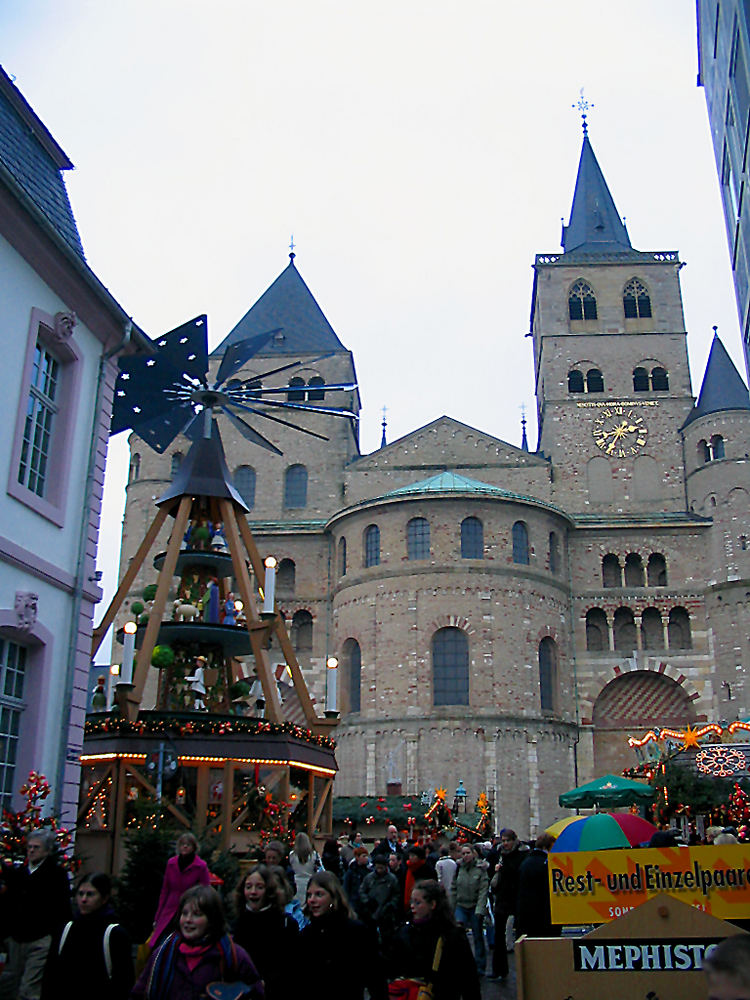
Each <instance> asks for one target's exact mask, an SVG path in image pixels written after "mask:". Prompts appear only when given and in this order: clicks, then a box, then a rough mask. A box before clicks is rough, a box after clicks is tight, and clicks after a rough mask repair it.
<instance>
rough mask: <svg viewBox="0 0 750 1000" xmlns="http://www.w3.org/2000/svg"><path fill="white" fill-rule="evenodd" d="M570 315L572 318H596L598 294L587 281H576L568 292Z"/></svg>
mask: <svg viewBox="0 0 750 1000" xmlns="http://www.w3.org/2000/svg"><path fill="white" fill-rule="evenodd" d="M568 316H569V317H570V318H571V319H596V296H595V295H594V290H593V288H592V287H591V285H589V284H588V283H587V282H585V281H576V283H575V284H574V285H573V287H572V288H571V289H570V292H569V293H568Z"/></svg>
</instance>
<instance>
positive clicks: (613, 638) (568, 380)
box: [123, 138, 750, 834]
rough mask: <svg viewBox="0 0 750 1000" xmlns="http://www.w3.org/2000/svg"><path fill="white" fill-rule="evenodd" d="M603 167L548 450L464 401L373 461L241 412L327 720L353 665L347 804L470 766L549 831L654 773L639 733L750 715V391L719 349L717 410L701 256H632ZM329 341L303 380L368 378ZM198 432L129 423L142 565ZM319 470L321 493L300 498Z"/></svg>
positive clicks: (553, 293) (536, 334)
mask: <svg viewBox="0 0 750 1000" xmlns="http://www.w3.org/2000/svg"><path fill="white" fill-rule="evenodd" d="M586 171H588V173H587V172H586ZM597 171H598V165H597V164H596V161H595V158H594V157H593V151H592V150H591V147H590V144H589V143H588V139H587V138H586V139H585V140H584V149H583V152H582V157H581V166H580V167H579V181H578V185H577V188H576V196H575V199H574V204H573V210H572V212H571V225H570V226H569V227H568V229H567V231H566V232H567V242H564V250H563V252H562V253H558V254H549V255H540V256H538V257H537V258H536V262H535V278H534V288H533V298H532V328H531V334H532V336H533V341H534V360H535V374H536V386H537V401H538V416H539V428H540V437H539V447H538V449H537V451H536V452H535V453H532V452H530V451H529V450H528V449H527V448H526V447H524V448H516V447H514V446H513V445H511V444H508V443H507V442H504V441H501V440H499V439H497V438H495V437H493V436H492V435H491V434H488V433H486V432H483V431H481V430H478V429H476V428H473V427H468V426H466V425H464V424H462V423H460V422H459V421H457V420H455V419H452V418H450V417H441V418H440V419H439V420H436V421H434V422H433V423H431V424H429V425H427V426H425V427H421V428H418V429H416V430H415V431H414V432H413V433H411V434H409V435H407V436H406V437H404V438H402V439H400V440H398V441H395V442H393V443H390V444H387V445H385V446H383V447H381V448H380V449H379V450H378V451H376V452H374V453H372V454H370V455H364V456H362V455H360V454H359V451H358V448H357V441H356V434H355V433H353V431H352V428H351V426H350V425H349V424H348V423H346V422H345V421H342V420H340V419H338V418H335V417H328V416H323V415H320V416H314V417H309V416H306V417H304V418H303V419H304V420H305V421H307V424H306V426H308V427H309V429H314V430H315V431H317V432H319V433H323V434H325V435H326V436H327V437H328V438H329V440H328V441H327V442H322V441H320V440H318V439H317V438H310V437H307V436H303V435H301V434H298V433H296V432H294V431H292V430H290V429H287V428H279V427H275V428H271V429H270V430H269V429H268V427H263V428H262V430H263V432H264V433H268V436H269V438H271V439H272V440H273V441H274V442H275V443H276V444H277V445H278V446H279V447H280V448H281V449H282V450H283V452H284V455H283V457H278V456H275V455H272V454H271V453H269V452H267V451H262V450H261V449H258V448H252V447H251V446H249V445H248V444H247V443H246V442H245V441H244V440H243V439H241V438H239V437H238V436H237V435H236V434H235V433H234V432H233V431H232V428H231V427H228V426H227V427H224V428H223V431H222V432H223V435H224V443H225V450H226V453H227V458H228V463H229V466H230V468H231V469H232V470H233V471H235V470H237V469H238V468H239V467H240V466H252V469H253V473H254V484H255V485H254V496H253V498H252V502H251V503H249V504H248V505H249V506H250V507H251V512H250V514H249V516H248V520H249V522H250V525H251V527H252V529H253V532H254V533H255V535H256V538H257V541H258V543H259V546H260V548H261V551H262V552H264V553H267V552H273V554H274V555H275V556H276V557H277V559H279V560H281V561H282V565H284V562H283V561H286V564H285V565H286V575H285V577H284V580H285V582H284V583H283V584H282V580H281V576H280V580H279V583H280V586H279V591H278V601H279V605H280V606H281V607H282V608H283V610H284V614H285V617H286V619H287V622H288V624H289V625H290V628H291V631H292V638H293V640H294V641H295V643H296V645H297V651H298V656H299V659H300V662H301V664H302V667H303V671H304V673H305V676H306V679H307V680H308V684H309V687H310V690H311V693H312V694H313V696H314V697H315V699H316V701H317V703H318V705H319V706H320V708H321V710H322V705H323V702H324V698H325V683H326V678H325V674H326V671H325V661H326V658H327V657H328V656H330V655H336V656H337V657H338V659H339V671H338V674H339V681H338V689H339V707H340V709H341V713H342V716H341V724H340V726H339V728H338V730H337V739H338V742H339V749H338V754H337V757H338V762H339V765H340V768H341V771H340V775H339V778H338V780H337V792H338V793H339V794H367V795H376V794H385V793H386V788H387V786H388V785H389V784H391V785H394V784H399V783H400V784H401V786H402V788H403V791H404V792H405V793H418V792H421V791H423V790H425V789H427V788H429V787H439V786H442V787H445V788H447V789H448V790H449V794H450V793H451V792H452V789H454V788H455V787H456V785H457V784H458V781H459V779H461V780H463V782H464V785H465V786H466V788H467V789H468V790H469V795H470V798H471V799H472V802H471V803H470V804H471V805H473V800H475V799H476V797H477V796H478V794H479V793H480V792H481V791H486V792H487V793H488V795H489V796H490V799H491V800H492V801H493V802H494V804H495V809H496V815H497V818H498V822H499V823H500V824H502V825H511V826H513V827H515V828H516V829H518V830H519V831H523V832H524V833H526V832H528V833H531V834H533V833H536V832H537V831H538V830H539V829H540V828H542V827H543V826H544V825H546V824H548V823H549V822H551V821H552V820H553V819H554V818H555V817H556V816H557V815H559V813H560V810H559V807H558V805H557V797H558V795H559V793H560V792H561V791H564V790H566V789H568V788H570V787H572V786H573V785H574V784H575V783H581V782H583V781H587V780H590V779H592V778H594V777H595V776H597V775H599V774H602V773H606V772H608V771H618V770H620V769H622V768H623V767H625V766H628V765H630V764H632V763H634V758H633V757H632V753H631V751H630V750H629V749H628V747H627V742H626V741H627V736H628V735H629V734H630V733H634V732H639V731H641V730H643V728H644V727H647V726H652V725H656V726H659V725H667V724H669V725H685V724H689V723H694V722H696V721H698V720H702V719H716V720H720V719H731V718H734V717H737V716H742V715H743V714H746V713H747V711H748V708H750V691H748V692H746V689H745V681H744V677H745V671H746V669H747V666H748V662H747V661H748V658H749V657H750V646H749V644H748V639H747V636H748V628H747V625H748V617H749V616H750V542H749V541H748V539H750V514H749V513H748V511H749V504H748V497H749V496H750V458H748V455H749V454H750V398H748V396H747V390H746V389H745V387H744V385H742V383H741V380H740V377H739V375H738V374H737V372H736V370H735V369H734V368H733V367H732V366H731V362H729V361H728V358H727V359H726V360H722V359H723V358H724V354H722V356H721V358H720V357H719V352H718V349H717V359H718V360H717V359H713V360H710V361H709V368H710V367H711V365H713V366H714V367H713V376H714V380H716V379H718V381H719V382H721V380H722V379H724V378H726V379H728V380H729V381H732V384H733V385H734V388H735V389H737V388H738V387H737V380H739V386H740V388H739V390H738V391H739V394H740V395H739V402H738V401H737V398H738V397H737V396H736V395H735V396H731V395H730V396H728V397H727V399H726V400H724V401H722V400H721V399H719V401H718V402H717V398H716V392H715V391H712V392H708V391H707V390H706V393H705V398H704V393H703V392H702V393H701V397H700V398H699V400H698V403H697V404H696V402H695V399H694V396H693V390H692V386H691V382H690V373H689V368H688V356H687V344H686V331H685V323H684V316H683V312H682V301H681V295H680V286H679V272H680V267H681V265H680V261H679V258H678V255H677V254H676V253H675V252H673V251H656V252H651V253H644V252H639V251H636V250H633V249H632V247H631V246H630V242H629V239H628V237H627V233H626V232H625V229H624V226H622V223H621V222H620V221H619V217H618V216H617V215H616V213H614V214H613V213H610V214H609V215H607V213H606V212H605V213H604V215H605V218H604V222H602V223H601V224H600V222H598V221H597V219H598V218H599V216H598V215H597V213H599V211H600V209H599V206H600V205H601V204H603V203H604V200H605V194H606V197H607V198H609V200H610V202H611V196H610V195H609V192H608V191H607V190H606V185H604V180H603V177H601V175H600V174H599V173H597ZM587 185H588V188H587ZM597 185H598V187H597ZM592 190H593V192H594V194H595V195H596V197H595V198H593V199H591V198H587V197H586V196H587V193H591V191H592ZM591 205H594V206H595V208H591ZM612 209H614V205H613V204H612ZM585 213H589V215H592V213H593V215H592V219H593V221H592V219H589V218H584V216H585ZM584 223H585V224H589V223H590V228H589V230H588V232H589V235H588V236H581V235H580V234H581V232H582V231H583V229H582V227H584ZM618 227H619V228H618ZM591 233H593V234H594V235H593V236H592V235H591ZM601 233H603V234H604V235H603V236H601V238H600V234H601ZM573 236H576V238H577V239H576V241H574V240H573ZM290 268H292V270H293V273H292V274H287V272H288V271H289V269H287V272H284V275H285V276H286V277H285V282H286V283H287V284H288V282H290V281H294V282H297V281H298V282H300V283H301V284H302V285H303V286H304V283H303V282H302V281H301V278H299V276H298V275H297V273H296V270H294V264H293V262H292V264H290ZM304 287H305V291H307V290H306V286H304ZM273 288H274V286H272V289H273ZM633 290H635V291H633ZM631 293H633V294H632V296H631ZM270 294H271V290H269V292H267V293H266V296H265V297H264V300H267V297H268V296H269V295H270ZM307 294H309V292H307ZM631 297H632V300H633V302H635V306H634V305H633V302H631V301H630V298H631ZM310 298H312V297H310ZM264 300H261V301H264ZM584 300H585V301H584ZM592 300H593V302H594V305H593V306H592V305H591V302H592ZM313 301H314V300H313ZM581 303H583V304H581ZM265 304H266V306H267V305H268V302H267V301H266V302H265ZM278 305H279V309H283V302H280V303H279V304H278ZM579 305H580V310H581V315H580V316H578V315H577V313H576V309H577V308H579ZM316 308H317V306H316ZM584 310H585V312H584ZM634 310H635V312H636V315H632V313H633V311H634ZM592 313H593V315H592ZM248 316H249V317H251V316H252V310H251V311H250V313H248ZM246 320H247V317H246ZM289 322H293V318H290V319H289ZM243 323H245V320H243ZM326 335H327V334H326ZM231 339H232V334H230V335H229V337H228V338H227V341H230V340H231ZM227 341H225V344H226V342H227ZM322 346H323V345H322V344H321V345H316V343H315V338H314V336H312V337H311V339H310V340H309V342H308V348H309V349H308V350H307V352H306V353H305V352H302V351H300V352H299V353H298V357H299V359H300V360H301V362H302V364H301V366H300V367H299V369H295V370H294V374H295V375H296V374H297V372H298V371H299V372H300V373H301V377H302V378H303V380H304V382H305V383H307V384H309V381H310V378H315V377H316V376H319V377H322V378H324V379H325V380H326V381H327V382H329V383H331V382H341V381H342V380H345V379H348V378H352V376H353V372H354V367H353V361H352V357H351V355H350V354H349V352H348V351H347V350H346V349H345V348H344V347H343V346H342V345H339V347H338V348H336V349H334V350H333V351H332V352H329V354H328V356H327V357H324V358H321V356H320V353H321V352H320V350H319V349H318V348H319V347H322ZM328 346H330V345H328ZM720 346H721V345H719V347H720ZM223 347H224V345H222V347H220V348H219V349H218V350H217V351H216V352H215V354H216V355H217V357H218V356H221V353H222V349H223ZM721 350H722V351H723V348H722V349H721ZM712 357H713V352H712ZM277 361H278V355H277V353H276V352H274V351H273V350H272V351H269V352H268V355H267V357H266V356H264V357H263V358H258V357H256V358H254V359H253V363H252V364H253V373H254V374H256V375H259V376H262V373H263V371H264V370H270V369H272V368H275V367H278V365H277V364H276V363H275V362H277ZM727 363H728V365H729V366H730V368H731V371H730V369H729V368H727ZM722 366H723V367H722ZM249 374H250V371H249V369H248V371H247V372H243V373H241V377H247V376H248V375H249ZM288 377H289V375H288V372H284V373H281V374H276V375H272V376H269V377H268V384H276V385H279V386H283V385H285V384H286V382H284V381H283V380H284V378H288ZM274 378H275V379H277V381H276V382H273V379H274ZM708 380H709V372H708V370H707V374H706V380H704V389H705V387H706V386H707V384H708ZM297 385H299V383H297ZM304 391H308V392H309V389H308V390H304ZM290 398H292V397H290ZM329 404H333V405H339V406H349V407H351V408H354V409H356V407H357V405H358V399H357V396H356V394H355V393H353V392H351V391H349V392H347V391H344V390H338V391H332V392H330V393H326V398H325V405H326V406H328V405H329ZM286 415H288V414H286ZM186 447H187V443H185V449H183V448H182V447H181V446H180V445H179V444H176V445H175V447H174V448H173V449H172V451H171V452H170V454H167V455H162V456H159V455H156V454H154V453H153V452H150V451H149V450H148V449H147V448H146V447H145V446H142V442H140V441H139V440H138V439H137V438H136V437H132V438H131V451H132V454H133V455H135V454H136V453H137V454H138V455H139V459H138V462H137V463H134V464H133V465H132V466H131V481H130V483H129V485H128V501H127V507H126V516H125V524H124V532H123V567H124V566H125V565H127V561H128V560H129V558H131V557H132V555H133V553H134V551H135V548H136V546H137V544H138V543H139V541H140V539H141V537H142V536H143V534H144V532H145V530H146V527H147V524H148V523H149V522H150V520H151V518H152V517H153V499H154V498H155V497H157V496H158V495H159V494H160V493H161V492H162V491H163V489H164V487H165V485H166V483H167V482H168V480H169V477H170V472H171V468H172V463H173V454H174V452H179V451H181V450H186ZM295 464H297V465H303V466H305V469H306V473H307V496H306V498H305V502H304V505H301V506H298V507H295V508H290V507H289V505H288V503H286V501H285V482H286V477H287V470H288V469H289V467H290V466H292V465H295ZM287 499H288V498H287ZM292 564H293V567H292ZM292 568H293V570H294V573H293V575H292V573H291V569H292ZM148 582H150V579H145V578H144V579H143V580H139V581H138V583H137V587H142V586H143V585H145V584H146V583H148ZM300 615H302V618H300ZM310 626H311V627H310Z"/></svg>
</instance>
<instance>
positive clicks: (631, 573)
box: [625, 552, 646, 587]
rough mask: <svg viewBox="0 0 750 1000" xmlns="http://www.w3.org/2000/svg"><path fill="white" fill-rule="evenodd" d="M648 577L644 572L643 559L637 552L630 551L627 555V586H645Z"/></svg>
mask: <svg viewBox="0 0 750 1000" xmlns="http://www.w3.org/2000/svg"><path fill="white" fill-rule="evenodd" d="M645 585H646V578H645V575H644V573H643V560H642V559H641V557H640V556H639V555H638V553H637V552H628V554H627V555H626V556H625V586H626V587H644V586H645Z"/></svg>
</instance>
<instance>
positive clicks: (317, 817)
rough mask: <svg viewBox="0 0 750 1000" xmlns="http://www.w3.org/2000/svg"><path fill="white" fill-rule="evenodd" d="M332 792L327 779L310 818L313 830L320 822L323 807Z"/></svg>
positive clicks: (330, 784)
mask: <svg viewBox="0 0 750 1000" xmlns="http://www.w3.org/2000/svg"><path fill="white" fill-rule="evenodd" d="M332 791H333V782H332V781H331V780H330V778H329V779H328V780H326V781H325V784H324V785H323V791H322V792H321V793H320V798H319V799H318V804H317V805H316V806H315V812H314V813H313V818H312V828H313V830H314V829H315V827H316V826H317V825H318V823H319V821H320V817H321V815H322V813H323V807H324V806H325V804H326V801H327V799H328V797H329V796H331V798H332V795H331V793H332Z"/></svg>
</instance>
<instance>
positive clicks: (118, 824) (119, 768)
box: [109, 759, 125, 874]
mask: <svg viewBox="0 0 750 1000" xmlns="http://www.w3.org/2000/svg"><path fill="white" fill-rule="evenodd" d="M114 785H115V809H114V813H113V815H112V829H113V830H114V837H113V839H112V856H111V858H110V868H109V870H110V871H112V872H114V873H115V874H118V873H119V871H120V869H121V868H122V863H123V856H122V855H123V838H124V835H125V761H124V760H121V759H118V761H117V763H116V765H115V781H114Z"/></svg>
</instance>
